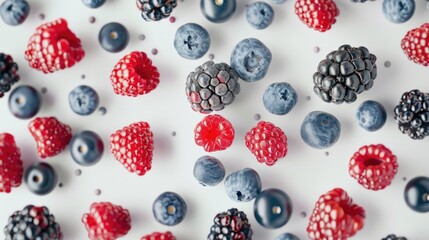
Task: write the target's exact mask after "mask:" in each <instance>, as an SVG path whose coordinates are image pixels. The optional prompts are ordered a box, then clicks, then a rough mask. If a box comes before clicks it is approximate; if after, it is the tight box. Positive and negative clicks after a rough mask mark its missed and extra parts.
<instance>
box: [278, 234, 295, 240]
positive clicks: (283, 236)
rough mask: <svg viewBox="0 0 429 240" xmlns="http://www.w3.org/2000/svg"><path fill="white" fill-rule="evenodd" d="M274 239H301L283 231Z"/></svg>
mask: <svg viewBox="0 0 429 240" xmlns="http://www.w3.org/2000/svg"><path fill="white" fill-rule="evenodd" d="M274 240H299V238H298V237H297V236H295V235H293V234H292V233H283V234H281V235H279V236H277V237H276V239H274Z"/></svg>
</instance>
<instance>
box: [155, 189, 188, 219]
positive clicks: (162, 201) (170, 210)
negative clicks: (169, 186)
mask: <svg viewBox="0 0 429 240" xmlns="http://www.w3.org/2000/svg"><path fill="white" fill-rule="evenodd" d="M186 210H187V206H186V202H185V200H183V198H182V197H181V196H180V195H179V194H177V193H174V192H164V193H162V194H161V195H159V196H158V197H157V198H156V199H155V201H154V202H153V205H152V212H153V216H154V217H155V219H156V220H157V221H158V222H159V223H161V224H164V225H167V226H174V225H177V224H179V223H180V222H181V221H182V220H183V219H184V218H185V215H186Z"/></svg>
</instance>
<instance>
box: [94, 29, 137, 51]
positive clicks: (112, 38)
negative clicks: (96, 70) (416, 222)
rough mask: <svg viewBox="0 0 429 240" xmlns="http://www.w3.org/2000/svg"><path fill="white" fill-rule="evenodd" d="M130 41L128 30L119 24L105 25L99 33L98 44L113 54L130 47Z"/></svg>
mask: <svg viewBox="0 0 429 240" xmlns="http://www.w3.org/2000/svg"><path fill="white" fill-rule="evenodd" d="M129 40H130V37H129V33H128V30H127V28H126V27H125V26H124V25H122V24H120V23H117V22H111V23H107V24H105V25H104V26H103V27H102V28H101V29H100V32H99V33H98V42H99V44H100V46H101V47H102V48H103V49H104V50H106V51H108V52H112V53H117V52H120V51H122V50H124V48H125V47H126V46H127V45H128V42H129Z"/></svg>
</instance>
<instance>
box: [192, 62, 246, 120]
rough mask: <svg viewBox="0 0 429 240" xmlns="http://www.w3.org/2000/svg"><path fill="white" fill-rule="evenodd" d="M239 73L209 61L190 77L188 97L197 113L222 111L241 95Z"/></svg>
mask: <svg viewBox="0 0 429 240" xmlns="http://www.w3.org/2000/svg"><path fill="white" fill-rule="evenodd" d="M238 79H239V78H238V75H237V73H236V72H235V71H234V70H233V69H232V68H231V67H230V66H229V65H228V64H226V63H214V62H213V61H207V62H205V63H204V64H203V65H201V66H199V67H197V68H196V69H195V71H194V72H191V73H190V74H189V75H188V78H187V80H186V96H187V97H188V101H189V102H190V103H191V107H192V109H193V110H194V111H196V112H201V113H209V112H211V111H219V110H222V109H223V108H224V107H225V106H226V105H229V104H231V103H232V102H233V101H234V99H235V97H236V96H237V95H238V94H239V93H240V84H239V83H238Z"/></svg>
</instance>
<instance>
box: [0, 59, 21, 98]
mask: <svg viewBox="0 0 429 240" xmlns="http://www.w3.org/2000/svg"><path fill="white" fill-rule="evenodd" d="M18 81H19V75H18V64H16V63H15V62H14V61H13V58H12V57H11V56H10V55H7V54H4V53H0V98H1V97H3V96H4V94H5V93H6V92H8V91H9V90H10V88H11V87H12V85H13V84H15V83H16V82H18Z"/></svg>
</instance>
